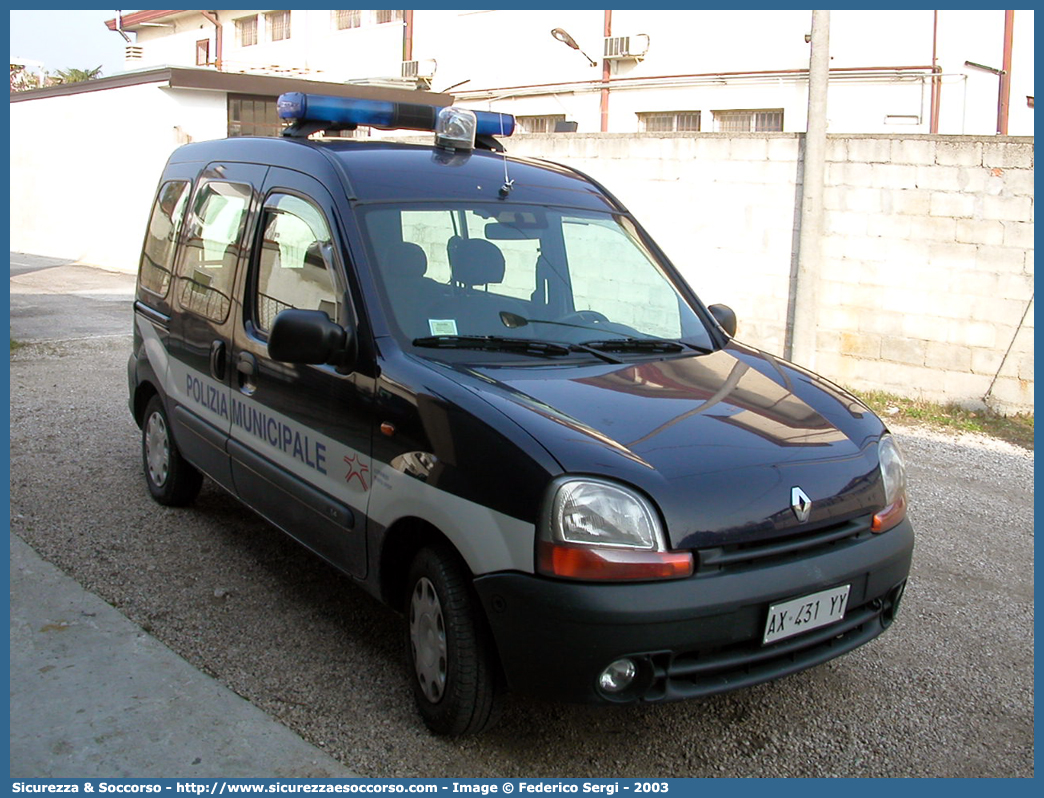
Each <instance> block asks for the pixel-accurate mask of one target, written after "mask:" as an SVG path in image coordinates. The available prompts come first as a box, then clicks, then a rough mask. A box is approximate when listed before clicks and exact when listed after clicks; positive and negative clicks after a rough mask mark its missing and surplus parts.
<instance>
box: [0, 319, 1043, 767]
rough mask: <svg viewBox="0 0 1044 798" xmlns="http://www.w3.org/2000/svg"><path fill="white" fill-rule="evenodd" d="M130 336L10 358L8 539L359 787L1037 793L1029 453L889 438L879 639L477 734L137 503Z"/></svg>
mask: <svg viewBox="0 0 1044 798" xmlns="http://www.w3.org/2000/svg"><path fill="white" fill-rule="evenodd" d="M129 350H130V339H129V337H123V338H99V339H94V340H87V341H71V342H65V343H38V344H30V345H27V346H24V347H21V348H19V349H17V350H16V351H14V352H13V353H12V355H11V525H12V529H13V531H14V532H15V533H16V534H18V535H20V536H21V537H22V538H24V539H25V540H26V541H27V542H28V543H29V544H30V545H32V546H33V548H34V549H36V551H38V552H39V553H40V554H41V555H42V556H43V557H44V558H45V559H47V560H49V561H51V562H53V563H55V564H56V565H58V566H59V567H60V568H61V569H62V570H64V571H65V572H66V573H68V574H70V575H71V576H73V577H74V578H75V579H77V580H78V581H79V582H80V583H81V584H82V585H83V586H84V587H86V588H88V589H90V590H92V591H94V592H96V593H97V594H99V595H100V596H102V597H103V598H104V599H106V600H107V601H109V602H110V603H111V604H113V605H114V606H116V607H117V608H118V609H120V610H121V611H122V612H123V613H124V614H126V615H127V616H128V617H129V618H131V619H132V620H133V621H135V622H136V623H138V624H140V625H141V626H142V627H143V628H145V629H146V630H147V631H149V632H151V633H152V634H153V635H154V636H156V637H157V638H159V639H160V640H161V641H163V642H164V643H166V644H167V645H168V646H170V647H171V648H173V649H174V650H175V651H177V652H179V653H180V654H181V655H182V656H184V657H185V658H186V659H187V660H188V661H189V662H191V663H192V664H194V665H195V666H196V667H198V668H200V669H201V670H203V671H205V672H206V673H209V674H211V675H213V676H215V677H216V678H218V679H219V680H221V681H222V682H224V683H225V684H226V685H228V686H229V687H231V688H232V689H233V690H235V691H236V692H237V693H239V694H240V695H242V696H244V697H246V698H247V699H249V700H250V701H252V702H253V703H254V704H256V705H257V706H259V707H260V708H261V709H263V710H264V711H266V712H268V713H269V714H271V715H273V716H275V717H276V718H278V719H279V720H280V721H282V722H283V723H284V724H286V725H287V726H289V727H291V728H292V729H293V730H294V731H296V732H297V733H299V734H300V735H301V736H303V737H304V738H305V739H307V740H309V741H310V742H312V743H314V744H316V745H318V746H320V747H322V748H323V749H325V750H326V751H328V752H329V753H331V754H332V755H333V756H335V757H336V758H338V759H340V760H341V761H343V762H344V763H345V764H346V765H347V766H348V767H350V768H352V769H353V770H355V771H356V772H358V773H361V774H363V775H369V776H427V777H447V776H455V777H486V776H497V777H513V776H531V777H532V776H547V777H553V776H559V777H564V776H590V777H614V776H619V777H625V776H645V777H702V776H816V777H823V776H852V777H857V776H943V777H945V776H961V777H975V776H1009V777H1010V776H1022V777H1030V776H1033V774H1034V771H1033V754H1034V748H1033V717H1034V712H1033V453H1032V452H1027V451H1024V450H1021V449H1018V448H1015V447H1012V446H1010V445H1007V444H1005V443H1002V442H998V441H993V440H989V439H985V438H981V437H975V436H970V435H960V436H955V435H950V434H938V433H930V432H924V431H919V430H898V438H899V440H900V444H901V446H902V447H903V450H904V453H905V455H906V459H907V463H908V468H909V479H910V482H911V490H910V492H911V498H912V510H911V514H912V517H913V521H914V524H915V528H916V530H917V533H918V542H917V550H916V552H915V555H914V569H913V574H912V578H911V581H910V585H909V588H908V589H907V592H906V597H905V599H904V602H903V609H902V611H901V612H900V614H899V619H898V621H897V622H896V624H895V625H894V626H893V627H892V628H891V629H890V630H889V631H888V632H887V633H886V634H884V635H883V636H882V637H881V638H878V639H877V640H876V641H874V642H873V643H871V644H869V645H867V646H864V647H863V648H862V649H860V650H857V651H855V652H853V653H851V654H849V655H848V656H845V657H842V658H841V659H839V660H835V661H833V662H830V663H828V664H826V665H824V666H821V667H819V668H816V669H813V670H812V671H807V672H805V673H802V674H798V675H796V676H791V677H788V678H786V679H783V680H781V681H778V682H776V683H773V684H768V685H761V686H759V687H756V688H752V689H749V690H745V691H742V692H739V693H733V694H730V695H726V696H719V697H714V698H710V699H706V700H699V701H692V702H686V703H679V704H670V705H664V706H655V707H640V708H630V709H622V710H621V709H601V708H587V707H574V706H567V705H556V704H550V703H544V702H540V701H536V700H533V699H530V698H526V697H518V696H511V697H509V699H508V701H507V704H506V707H505V713H504V717H503V719H502V720H501V722H500V724H499V725H498V726H497V727H496V728H495V729H493V730H492V731H491V732H489V733H488V734H486V735H485V736H483V737H480V738H478V739H467V740H463V741H459V740H458V741H446V740H441V739H437V738H434V737H432V736H431V735H429V734H428V733H427V731H426V730H425V728H424V727H423V725H422V723H421V722H420V720H419V718H418V716H417V715H416V714H415V711H414V708H413V705H412V698H411V696H410V693H409V689H408V685H407V681H406V678H405V675H404V672H403V664H402V654H401V644H402V625H401V623H400V620H399V618H398V617H397V616H396V615H395V614H394V613H392V612H391V611H390V610H388V609H386V608H384V607H382V606H381V605H379V604H377V603H376V602H375V601H374V600H372V599H370V598H369V597H368V596H366V595H365V594H364V593H363V592H362V591H360V590H358V589H356V588H354V587H353V586H352V584H351V581H350V580H349V579H347V578H346V577H343V576H341V575H339V574H338V573H337V572H335V571H334V570H333V569H331V568H329V567H328V566H326V565H324V564H323V563H322V562H320V561H319V560H317V559H316V558H314V557H313V556H311V555H310V554H308V553H307V552H306V551H305V550H304V549H302V548H300V547H298V546H297V545H296V544H294V543H293V542H292V541H290V540H289V539H288V538H286V537H285V536H283V535H282V534H281V533H280V532H278V531H277V530H275V529H274V528H272V527H270V526H268V525H267V524H266V523H264V522H263V521H261V520H260V519H258V518H257V517H256V516H254V515H253V514H251V513H250V512H249V511H247V510H245V509H244V508H243V507H242V506H241V505H239V504H238V503H237V502H236V501H235V500H233V499H231V498H230V497H228V496H227V495H226V494H224V493H223V492H221V491H220V489H218V488H216V487H215V486H214V485H212V484H210V483H207V484H206V485H205V486H204V489H203V492H202V494H201V496H200V499H199V501H198V502H197V503H196V505H195V506H194V507H192V508H189V509H184V510H171V509H166V508H162V507H160V506H158V505H156V504H154V503H153V502H152V501H151V500H150V499H149V497H148V494H147V492H146V490H145V485H144V481H143V477H142V475H141V464H140V456H139V433H138V430H137V428H136V427H135V426H134V423H133V421H132V420H131V417H130V414H129V412H128V410H127V405H126V392H127V388H126V370H125V368H126V361H127V356H128V354H129Z"/></svg>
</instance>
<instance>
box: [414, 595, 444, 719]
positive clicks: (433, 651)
mask: <svg viewBox="0 0 1044 798" xmlns="http://www.w3.org/2000/svg"><path fill="white" fill-rule="evenodd" d="M410 646H411V647H412V649H413V665H414V667H415V668H416V670H417V681H418V682H420V686H421V690H423V692H424V695H425V697H426V698H427V699H428V700H429V701H431V702H432V703H433V704H435V703H438V702H439V701H440V700H441V699H442V695H443V692H444V691H445V689H446V663H447V656H446V626H445V623H444V621H443V618H442V605H441V604H440V603H439V596H438V593H436V592H435V585H433V584H432V583H431V580H429V579H428V578H427V577H421V578H420V579H418V580H417V584H416V585H415V586H414V588H413V595H412V596H411V598H410Z"/></svg>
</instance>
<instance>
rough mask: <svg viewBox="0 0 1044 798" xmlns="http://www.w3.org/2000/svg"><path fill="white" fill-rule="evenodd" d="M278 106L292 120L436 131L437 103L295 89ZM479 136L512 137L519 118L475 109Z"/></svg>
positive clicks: (279, 110)
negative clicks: (410, 101)
mask: <svg viewBox="0 0 1044 798" xmlns="http://www.w3.org/2000/svg"><path fill="white" fill-rule="evenodd" d="M276 107H277V109H278V112H279V117H280V118H281V119H289V120H291V121H292V122H298V123H305V122H312V123H320V122H329V123H330V124H331V125H369V126H371V127H386V128H400V129H405V130H435V119H436V116H437V115H438V112H439V106H437V105H424V104H421V103H394V102H387V101H385V100H360V99H356V98H354V97H330V96H327V95H325V94H304V93H303V92H299V91H292V92H288V93H286V94H282V95H280V97H279V100H278V102H277V103H276ZM474 113H475V120H476V122H477V129H476V133H477V135H479V136H510V135H511V134H512V133H513V132H514V131H515V117H513V116H512V115H511V114H500V113H494V112H490V111H475V112H474Z"/></svg>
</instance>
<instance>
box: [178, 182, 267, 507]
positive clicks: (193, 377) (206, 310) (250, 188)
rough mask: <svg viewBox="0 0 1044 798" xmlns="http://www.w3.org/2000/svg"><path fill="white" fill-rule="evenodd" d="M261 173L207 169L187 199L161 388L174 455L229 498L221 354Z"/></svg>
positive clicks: (225, 370)
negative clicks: (176, 451)
mask: <svg viewBox="0 0 1044 798" xmlns="http://www.w3.org/2000/svg"><path fill="white" fill-rule="evenodd" d="M267 169H268V167H265V166H257V165H250V164H218V163H214V164H210V165H208V166H207V167H206V168H205V169H204V170H203V171H202V173H201V175H200V177H199V179H198V180H197V183H196V187H195V191H194V192H193V195H192V200H191V204H190V210H189V214H188V216H187V218H186V220H185V233H184V237H183V239H182V245H181V247H180V249H179V252H178V258H177V263H176V267H175V277H174V285H173V289H172V291H171V300H172V304H173V305H174V307H175V312H174V313H173V316H172V319H171V325H170V339H169V345H168V352H169V356H170V359H169V368H168V376H167V380H166V385H165V386H164V387H165V389H166V392H167V401H168V411H169V413H170V417H171V423H172V425H173V427H174V437H175V439H176V440H177V442H178V446H179V447H180V449H181V451H182V454H184V455H185V457H186V458H188V460H189V461H190V462H192V463H193V464H194V465H195V466H197V467H198V468H199V469H200V470H201V471H203V472H204V473H206V474H207V475H208V476H210V477H211V478H213V479H214V480H215V481H216V482H218V483H219V484H221V485H223V486H224V487H226V488H228V489H229V490H231V489H232V488H233V486H232V473H231V469H230V468H229V463H228V453H227V450H226V448H227V447H226V444H227V440H228V431H229V427H230V426H231V411H230V406H229V382H230V376H231V369H230V365H229V364H230V358H229V346H230V344H231V339H232V326H233V324H234V320H235V317H236V313H235V312H234V310H233V308H234V306H235V296H234V289H235V285H236V273H237V269H238V268H239V265H240V262H241V261H242V260H243V259H244V258H243V255H244V253H245V251H246V250H247V249H248V247H247V246H246V244H247V241H248V231H249V230H250V229H252V227H253V224H252V218H253V216H254V215H256V212H257V208H258V206H259V205H260V187H261V185H262V184H263V183H264V177H265V174H266V172H267Z"/></svg>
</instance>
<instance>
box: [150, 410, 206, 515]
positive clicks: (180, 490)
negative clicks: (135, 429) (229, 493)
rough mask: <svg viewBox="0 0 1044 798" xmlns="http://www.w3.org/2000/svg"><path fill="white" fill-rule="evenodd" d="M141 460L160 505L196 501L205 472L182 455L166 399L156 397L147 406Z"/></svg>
mask: <svg viewBox="0 0 1044 798" xmlns="http://www.w3.org/2000/svg"><path fill="white" fill-rule="evenodd" d="M141 459H142V465H143V466H144V467H145V482H146V483H147V484H148V486H149V493H151V494H152V498H153V499H155V500H156V501H157V502H159V503H160V504H165V505H168V506H170V507H181V506H184V505H186V504H191V503H192V502H193V500H195V498H196V496H197V494H198V493H199V489H200V487H201V486H202V484H203V475H202V474H200V473H199V471H197V470H196V469H195V468H193V466H192V465H191V464H190V463H189V462H188V460H186V459H185V458H184V457H182V456H181V452H180V451H178V447H177V444H176V443H174V438H173V437H172V436H171V432H170V422H169V421H168V420H167V412H166V410H164V409H163V400H162V399H160V397H159V396H153V397H152V398H151V399H150V400H149V403H148V405H146V406H145V419H144V422H143V423H142V425H141Z"/></svg>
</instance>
